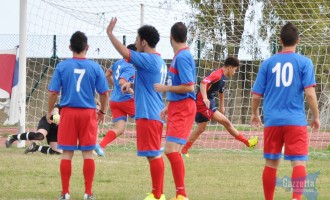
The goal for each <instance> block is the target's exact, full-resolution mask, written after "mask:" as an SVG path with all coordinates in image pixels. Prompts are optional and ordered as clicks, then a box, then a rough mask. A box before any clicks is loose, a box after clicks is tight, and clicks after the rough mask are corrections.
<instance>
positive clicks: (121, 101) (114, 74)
mask: <svg viewBox="0 0 330 200" xmlns="http://www.w3.org/2000/svg"><path fill="white" fill-rule="evenodd" d="M127 48H128V49H130V50H133V51H136V47H135V44H130V45H128V46H127ZM105 76H106V77H107V79H108V82H109V84H111V85H113V90H112V93H111V96H110V103H109V105H110V110H111V113H112V120H113V122H114V129H113V130H109V131H108V132H107V134H106V135H105V136H104V138H103V139H102V141H101V142H100V144H99V145H98V147H97V148H96V149H95V151H96V153H97V154H98V155H99V156H105V155H104V151H103V149H104V148H105V147H106V146H107V145H108V144H109V143H111V142H112V141H113V140H115V139H116V138H117V137H119V136H120V135H122V134H123V133H124V131H125V128H126V121H127V116H130V117H134V115H135V104H134V98H133V93H134V91H133V89H132V88H130V91H129V92H125V93H123V92H122V91H121V86H122V85H124V84H125V83H126V82H130V83H133V82H134V78H135V68H134V67H133V65H132V64H131V63H128V62H127V60H125V59H120V60H118V61H116V62H115V63H114V64H113V65H112V66H111V67H110V68H109V69H108V70H107V71H106V73H105Z"/></svg>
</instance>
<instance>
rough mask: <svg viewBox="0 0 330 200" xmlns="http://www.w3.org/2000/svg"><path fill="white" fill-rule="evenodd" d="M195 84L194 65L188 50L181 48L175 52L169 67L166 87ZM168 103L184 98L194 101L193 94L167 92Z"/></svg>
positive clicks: (194, 96)
mask: <svg viewBox="0 0 330 200" xmlns="http://www.w3.org/2000/svg"><path fill="white" fill-rule="evenodd" d="M195 82H196V65H195V61H194V59H193V57H192V55H191V53H190V51H189V48H188V47H186V48H183V49H181V50H179V51H178V52H177V54H176V55H175V56H174V58H173V61H172V63H171V65H170V68H169V72H168V76H167V85H173V86H176V85H194V84H195ZM166 98H167V100H168V101H180V100H183V99H186V98H192V99H194V100H195V99H196V95H195V92H194V91H192V92H187V93H175V92H167V93H166Z"/></svg>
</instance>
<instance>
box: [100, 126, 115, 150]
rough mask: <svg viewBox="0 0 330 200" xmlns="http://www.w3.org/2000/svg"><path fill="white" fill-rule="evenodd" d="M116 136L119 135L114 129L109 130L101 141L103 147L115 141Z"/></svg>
mask: <svg viewBox="0 0 330 200" xmlns="http://www.w3.org/2000/svg"><path fill="white" fill-rule="evenodd" d="M116 137H117V135H116V133H115V132H114V131H113V130H110V131H108V132H107V134H106V135H105V136H104V138H103V139H102V141H101V143H100V147H102V148H104V147H106V146H107V145H108V144H109V143H111V142H112V141H114V139H116Z"/></svg>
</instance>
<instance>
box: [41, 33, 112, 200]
mask: <svg viewBox="0 0 330 200" xmlns="http://www.w3.org/2000/svg"><path fill="white" fill-rule="evenodd" d="M70 50H71V51H72V54H73V58H71V59H67V60H65V61H62V62H60V63H59V64H57V66H56V69H55V71H54V74H53V77H52V79H51V82H50V85H49V88H48V89H49V100H48V113H47V115H46V116H47V121H48V122H49V123H51V122H52V120H51V119H50V116H51V112H52V107H53V105H54V103H55V101H56V100H57V96H58V94H59V93H60V92H61V99H60V106H61V123H60V125H59V128H58V148H59V149H62V150H63V154H62V160H61V164H60V173H61V181H62V192H61V196H60V199H70V191H69V183H70V176H71V169H72V166H71V160H72V157H73V154H74V151H75V150H81V152H82V156H83V159H84V164H83V174H84V180H85V194H84V199H95V198H94V196H93V193H92V185H93V179H94V174H95V162H94V159H93V150H94V149H95V147H96V144H97V143H96V140H97V128H98V126H97V124H98V123H102V122H103V120H104V114H105V110H106V105H107V101H108V93H109V86H108V83H107V80H106V78H105V75H104V72H103V70H102V68H101V66H100V65H99V64H97V63H96V62H94V61H92V60H88V59H86V53H87V50H88V44H87V37H86V35H85V34H84V33H83V32H80V31H77V32H75V33H74V34H73V35H72V36H71V39H70ZM95 91H97V93H99V95H100V103H101V105H100V110H99V111H98V112H97V113H95V112H96V103H95V100H94V97H95Z"/></svg>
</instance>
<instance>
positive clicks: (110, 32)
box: [107, 17, 117, 35]
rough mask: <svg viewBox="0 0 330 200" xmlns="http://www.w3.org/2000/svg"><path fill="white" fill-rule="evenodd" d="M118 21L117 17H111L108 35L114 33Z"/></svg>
mask: <svg viewBox="0 0 330 200" xmlns="http://www.w3.org/2000/svg"><path fill="white" fill-rule="evenodd" d="M116 23H117V17H113V18H111V21H110V23H109V25H108V28H107V34H108V35H112V32H113V29H114V28H115V26H116Z"/></svg>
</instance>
